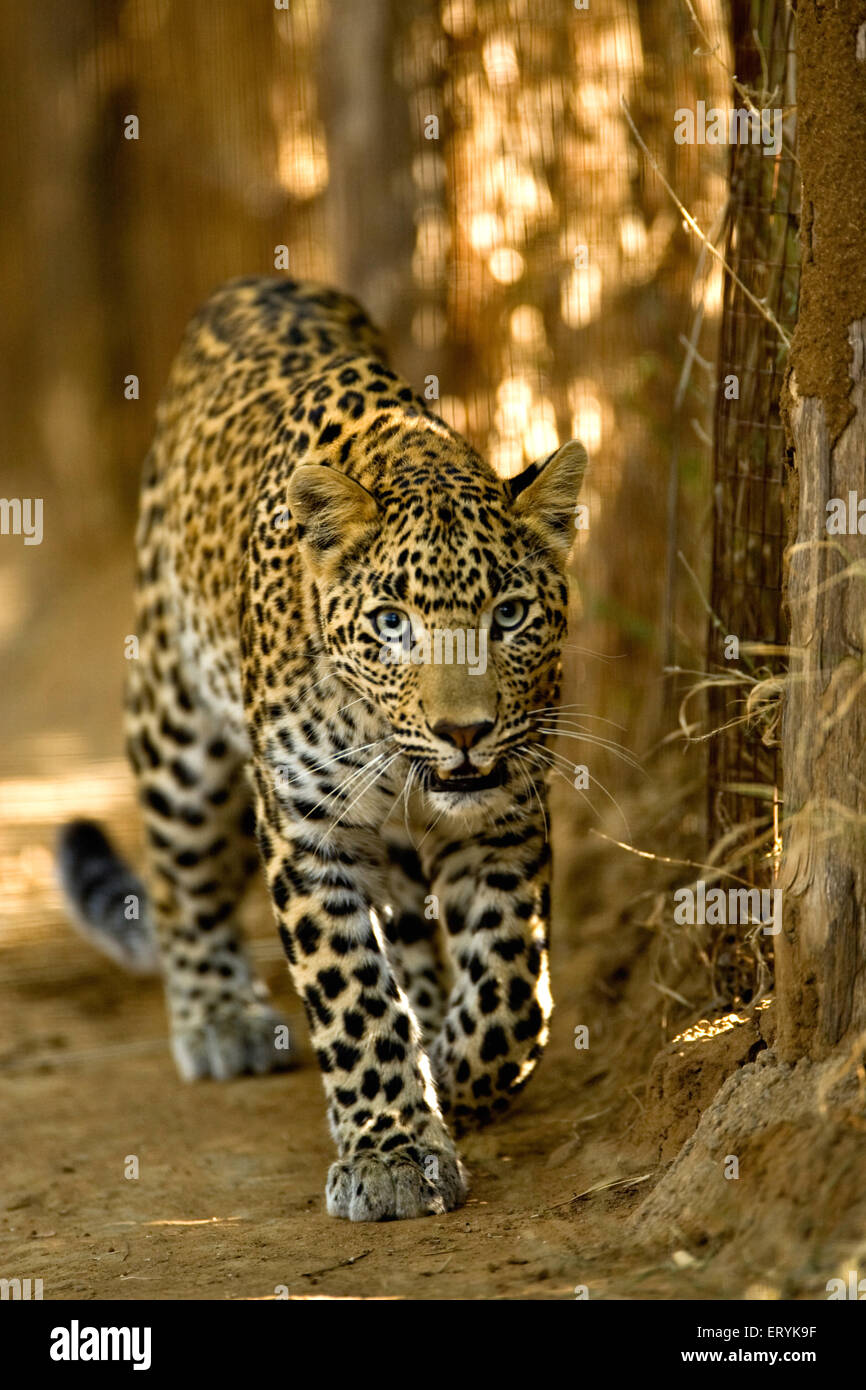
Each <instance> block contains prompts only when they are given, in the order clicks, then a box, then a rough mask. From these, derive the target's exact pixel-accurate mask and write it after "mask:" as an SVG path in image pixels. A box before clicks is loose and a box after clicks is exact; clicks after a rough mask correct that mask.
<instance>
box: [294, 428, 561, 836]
mask: <svg viewBox="0 0 866 1390" xmlns="http://www.w3.org/2000/svg"><path fill="white" fill-rule="evenodd" d="M388 458H389V459H392V460H393V462H389V463H387V464H386V465H385V466H384V467H383V466H382V456H381V453H380V454H379V456H378V463H377V466H376V467H375V468H374V467H373V466H372V465H370V466H369V467H367V468H365V467H364V465H363V464H362V465H361V466H359V467H358V469H357V476H352V477H350V476H348V474H347V473H345V472H343V471H340V470H338V469H335V468H333V467H330V466H327V465H323V464H304V465H301V466H300V467H298V468H296V470H295V472H294V473H293V475H292V478H291V481H290V484H289V505H290V509H291V514H292V517H293V518H294V520H295V522H296V523H297V524H298V525H299V527H300V531H301V537H302V539H301V547H302V550H303V552H304V554H305V559H306V563H307V565H308V567H309V570H310V572H311V573H312V575H313V578H314V585H315V592H316V596H317V609H318V620H319V627H320V631H321V634H322V640H323V643H324V645H325V648H326V650H327V653H328V656H329V659H330V662H331V665H332V668H333V670H334V672H335V673H336V674H337V675H338V676H339V677H340V678H341V679H343V680H344V681H345V682H346V683H347V684H348V685H349V686H350V687H351V688H352V689H353V690H355V691H357V692H358V693H359V694H360V695H362V696H363V697H364V698H365V700H366V701H367V702H368V703H369V705H370V706H372V707H373V708H374V709H375V711H377V712H378V714H379V715H381V716H382V717H383V719H384V720H385V721H386V724H387V727H388V729H389V731H390V732H391V734H392V735H393V739H394V741H395V743H396V745H397V746H398V747H399V748H400V749H401V750H402V752H403V753H404V754H405V757H406V758H407V759H408V760H409V763H410V766H411V768H412V770H413V774H414V778H415V779H416V784H417V785H418V786H420V787H421V788H423V790H424V792H425V793H426V796H427V798H428V799H429V802H430V803H431V804H432V807H433V809H435V810H436V812H437V813H438V812H440V811H442V812H445V813H448V812H462V813H464V815H465V814H466V813H470V812H472V811H473V809H474V810H480V809H482V808H483V809H484V810H485V811H487V812H490V811H493V812H495V813H497V814H499V813H502V812H503V811H504V810H505V809H506V806H507V804H509V803H510V804H513V803H514V799H515V797H516V796H519V797H520V798H521V799H525V788H526V786H527V781H528V779H527V771H530V772H533V771H534V772H535V773H537V772H538V767H537V765H536V763H535V761H533V760H532V759H531V756H528V755H527V750H528V749H529V748H530V747H531V745H533V744H534V743H536V742H538V740H539V738H540V735H539V732H538V725H539V722H540V721H539V718H538V712H539V710H540V709H541V708H543V707H545V706H550V705H551V704H553V703H555V701H556V700H557V698H558V682H559V675H560V651H561V646H562V641H563V637H564V634H565V630H566V615H567V603H568V586H567V582H566V575H565V565H566V559H567V554H568V549H569V545H570V541H571V538H572V536H573V534H574V525H573V519H574V508H575V502H576V499H577V496H578V492H579V489H580V485H581V482H582V479H583V475H584V471H585V468H586V462H587V458H586V451H585V449H584V448H583V445H581V444H580V443H578V442H577V440H571V441H570V442H569V443H567V444H564V445H563V446H562V447H561V448H559V449H558V450H556V452H555V453H553V454H551V455H550V457H549V458H546V459H543V460H539V461H537V462H535V463H533V464H531V465H530V466H529V467H528V468H526V469H525V470H524V472H522V473H521V474H519V475H518V476H517V477H515V478H511V479H507V480H504V479H501V478H499V477H498V476H497V474H496V473H495V472H494V471H493V469H492V468H491V467H490V466H489V465H488V464H486V463H485V462H484V461H483V460H482V459H481V458H480V457H479V456H478V455H477V454H476V453H475V452H474V451H473V450H472V449H471V448H470V446H469V445H468V444H467V443H466V442H465V441H463V440H461V439H459V437H458V436H455V435H453V434H451V432H450V431H447V430H446V429H445V428H444V427H442V428H431V427H429V426H428V427H426V428H423V429H420V428H418V427H416V428H407V429H406V431H405V434H404V437H402V438H398V439H396V440H395V439H393V438H392V439H391V440H389V449H388ZM529 780H530V783H531V778H530V779H529ZM521 789H523V790H521ZM530 791H531V785H530Z"/></svg>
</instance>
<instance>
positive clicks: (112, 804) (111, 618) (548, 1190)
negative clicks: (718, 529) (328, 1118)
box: [0, 567, 866, 1300]
mask: <svg viewBox="0 0 866 1390" xmlns="http://www.w3.org/2000/svg"><path fill="white" fill-rule="evenodd" d="M127 592H128V590H127V587H126V584H125V579H124V575H123V571H122V567H121V568H118V571H117V573H116V575H113V574H112V573H111V572H109V573H108V577H107V579H106V573H105V572H104V571H103V572H102V573H101V575H100V576H99V577H98V578H95V577H93V578H90V579H82V580H81V581H80V583H79V584H77V585H75V586H70V587H69V590H68V592H66V593H58V594H57V596H56V598H55V600H54V601H53V603H52V604H51V605H47V606H37V607H36V609H35V610H34V611H33V612H32V613H31V614H30V615H29V620H28V622H27V624H26V630H27V633H28V640H27V641H26V643H24V644H23V645H19V646H18V647H17V648H15V649H13V652H12V656H13V663H14V665H13V669H14V670H15V673H16V679H15V681H14V682H13V683H12V685H11V686H10V688H9V690H8V692H7V696H6V700H5V706H6V707H5V728H6V737H5V739H4V741H3V750H4V751H3V755H2V756H3V765H2V779H0V1017H2V1019H3V1022H4V1028H3V1032H2V1036H0V1174H2V1201H0V1207H2V1211H0V1275H2V1276H5V1277H10V1278H11V1277H15V1276H17V1277H20V1278H28V1277H29V1278H31V1279H39V1278H41V1279H42V1280H43V1288H44V1297H45V1298H46V1299H57V1298H85V1299H141V1298H146V1299H176V1298H181V1299H183V1298H206V1299H272V1298H275V1297H290V1298H352V1299H355V1298H377V1299H485V1300H486V1299H521V1300H558V1299H573V1298H575V1297H576V1296H588V1297H590V1298H592V1299H623V1298H625V1299H634V1298H642V1299H681V1298H698V1299H717V1298H778V1297H805V1298H809V1297H826V1293H824V1292H823V1290H824V1287H825V1283H826V1279H827V1278H829V1277H831V1276H832V1275H835V1274H837V1273H839V1272H840V1271H842V1272H844V1271H845V1270H846V1269H847V1268H848V1267H849V1266H850V1262H851V1259H852V1258H854V1257H855V1256H856V1254H857V1252H858V1250H859V1249H861V1248H862V1250H863V1251H864V1253H866V1212H864V1210H863V1204H862V1202H859V1188H858V1183H859V1179H857V1178H856V1174H857V1173H859V1171H860V1170H861V1169H862V1145H863V1134H862V1132H861V1131H862V1120H861V1119H860V1118H859V1117H860V1116H861V1115H862V1104H861V1102H860V1100H858V1098H857V1097H855V1100H854V1102H851V1100H850V1097H849V1099H848V1101H847V1102H846V1107H847V1108H844V1113H843V1112H840V1114H839V1116H837V1117H836V1118H834V1117H833V1116H832V1115H831V1116H829V1118H828V1115H827V1113H826V1111H825V1113H824V1115H823V1116H819V1115H818V1113H817V1110H816V1109H815V1108H814V1107H813V1108H812V1109H810V1108H809V1106H805V1108H803V1111H802V1114H801V1115H800V1116H799V1117H796V1116H795V1117H794V1118H793V1119H791V1118H790V1117H791V1116H792V1115H793V1111H792V1110H791V1108H790V1106H789V1105H788V1104H787V1102H784V1103H780V1113H779V1114H778V1115H774V1114H772V1113H770V1112H769V1111H768V1112H767V1115H766V1117H765V1116H763V1115H762V1114H761V1113H760V1104H758V1105H757V1107H756V1108H757V1110H758V1112H759V1113H758V1118H757V1120H756V1121H755V1123H754V1124H752V1126H751V1128H750V1129H749V1128H748V1127H746V1129H747V1130H748V1132H746V1130H743V1132H742V1133H741V1134H740V1135H739V1137H738V1139H737V1143H738V1144H739V1147H738V1148H737V1149H736V1150H735V1152H737V1153H739V1154H740V1155H741V1158H742V1159H743V1161H744V1162H745V1163H746V1171H744V1177H745V1178H746V1182H745V1183H744V1184H743V1186H742V1187H740V1188H738V1189H736V1191H735V1185H734V1186H732V1185H731V1184H730V1183H728V1184H725V1183H724V1182H723V1180H722V1179H721V1178H720V1156H719V1154H718V1153H717V1152H716V1150H717V1149H718V1146H719V1144H721V1145H722V1155H721V1157H724V1152H726V1150H725V1144H724V1137H723V1136H719V1135H718V1134H716V1135H715V1136H714V1135H713V1134H712V1133H711V1134H710V1136H709V1140H707V1137H706V1135H704V1137H703V1138H702V1137H701V1135H702V1133H703V1130H704V1129H705V1127H706V1121H707V1116H706V1114H705V1123H704V1124H703V1125H702V1129H701V1130H699V1131H698V1135H697V1136H694V1131H695V1128H696V1126H697V1125H698V1121H699V1119H700V1118H701V1114H702V1112H706V1111H707V1107H708V1106H709V1105H710V1102H711V1100H712V1097H713V1095H714V1094H715V1091H716V1089H717V1088H718V1086H719V1085H720V1084H721V1083H722V1082H723V1081H724V1080H725V1078H726V1077H731V1076H734V1077H738V1076H739V1077H744V1078H746V1081H747V1082H748V1084H749V1085H751V1084H752V1082H751V1080H750V1079H749V1078H750V1077H752V1075H753V1074H754V1075H757V1069H758V1067H759V1065H761V1064H763V1065H766V1063H767V1061H768V1059H771V1058H772V1053H771V1050H770V1046H771V1043H772V1009H771V1008H770V1009H766V1010H759V1011H758V1012H757V1013H756V1014H755V1015H754V1016H753V1017H752V1018H746V1017H745V1016H743V1017H742V1018H739V1019H727V1020H724V1019H722V1020H721V1021H720V1020H718V1019H716V1021H715V1022H714V1023H713V1025H712V1026H708V1025H703V1026H699V1027H697V1028H696V1029H694V1031H693V1033H692V1034H686V1035H685V1036H684V1037H682V1038H681V1039H680V1041H678V1042H675V1043H672V1044H669V1045H667V1046H665V1044H666V1043H667V1042H668V1039H670V1038H672V1037H673V1035H674V1033H676V1032H677V1031H678V1030H681V1029H682V1028H683V1027H685V1026H686V1025H687V1024H689V1023H692V1024H693V1023H695V1022H696V1021H697V1020H698V1019H699V1017H700V1001H701V977H700V974H699V973H698V974H696V973H695V963H694V952H693V951H690V949H689V947H688V943H684V942H678V941H671V940H670V939H668V938H667V937H666V936H665V933H664V932H663V931H660V929H659V926H658V923H657V922H656V923H654V922H653V920H652V918H651V915H648V914H647V912H646V910H645V905H646V902H647V901H648V899H647V898H646V894H647V890H648V888H650V887H652V886H653V885H654V884H655V885H656V886H657V884H658V875H659V869H658V866H657V865H653V864H651V863H648V862H647V861H644V860H641V859H638V858H637V857H636V856H634V855H629V854H625V853H624V852H623V851H622V850H620V849H618V848H616V846H614V845H612V844H611V843H610V842H609V841H606V840H602V839H599V838H598V837H597V836H593V835H588V834H586V833H585V832H583V831H581V833H580V834H579V835H578V834H577V833H576V832H575V830H574V828H573V823H572V822H571V821H570V819H569V810H568V807H566V806H564V805H562V804H561V803H556V804H555V815H554V823H555V827H556V830H555V854H556V858H557V865H558V869H557V879H556V885H555V920H554V926H555V935H554V946H553V962H552V965H553V982H554V994H555V998H556V1000H557V1010H556V1014H555V1019H554V1025H553V1034H552V1042H551V1046H550V1048H549V1051H548V1054H547V1056H546V1058H545V1060H544V1062H543V1064H542V1066H541V1067H540V1069H539V1073H538V1075H537V1077H536V1078H535V1079H534V1081H533V1084H532V1085H531V1086H530V1087H529V1088H528V1090H527V1092H526V1093H525V1095H524V1097H523V1098H522V1099H521V1101H520V1103H519V1105H518V1106H517V1108H516V1109H515V1111H514V1113H513V1114H512V1115H511V1116H510V1117H509V1118H508V1119H506V1120H505V1121H504V1122H502V1123H500V1124H499V1125H498V1126H495V1127H492V1128H490V1129H489V1130H487V1131H484V1132H482V1133H480V1134H478V1135H476V1136H474V1137H470V1138H469V1139H467V1140H466V1142H465V1143H464V1145H463V1153H464V1157H465V1160H466V1163H467V1166H468V1169H469V1171H470V1175H471V1192H470V1196H469V1200H468V1202H467V1204H466V1205H465V1206H464V1207H463V1208H462V1209H461V1210H459V1211H456V1212H453V1213H451V1214H449V1215H447V1216H442V1217H429V1218H426V1219H424V1220H421V1221H414V1222H395V1223H388V1224H382V1225H351V1224H349V1223H344V1222H337V1221H334V1220H331V1219H329V1218H328V1217H327V1215H326V1214H325V1210H324V1198H323V1188H324V1180H325V1174H326V1170H327V1166H328V1164H329V1162H330V1160H331V1156H332V1149H331V1141H330V1138H329V1136H328V1133H327V1129H326V1124H325V1119H324V1104H323V1098H322V1092H321V1086H320V1082H319V1078H318V1075H317V1071H316V1069H315V1066H314V1064H313V1061H312V1058H311V1054H310V1049H309V1046H308V1043H307V1039H306V1029H305V1022H304V1018H303V1014H302V1011H301V1009H300V1006H299V1004H298V1001H297V999H296V998H295V997H294V996H293V994H292V992H291V986H290V983H289V980H288V976H287V972H286V969H285V966H284V963H283V960H282V955H281V950H280V947H279V945H278V942H277V941H276V937H275V933H274V931H273V929H272V925H271V921H270V914H269V909H268V907H267V904H266V903H265V901H264V898H263V897H262V896H257V895H255V894H253V895H252V896H251V899H250V900H249V902H248V904H247V917H248V924H249V928H250V931H251V935H252V936H253V942H254V953H255V955H256V957H257V959H258V962H259V966H260V968H261V971H262V973H263V975H264V977H265V979H266V980H267V982H268V983H269V985H270V986H271V988H272V991H273V993H274V995H275V997H276V999H277V1000H278V1001H279V1002H280V1003H281V1004H282V1007H284V1008H285V1009H286V1011H287V1012H288V1015H289V1017H290V1020H291V1022H292V1025H293V1033H294V1037H295V1040H296V1042H297V1046H298V1064H297V1067H296V1069H295V1070H294V1071H292V1072H291V1073H289V1074H286V1075H283V1076H275V1077H268V1078H262V1079H247V1080H241V1081H236V1082H231V1083H229V1084H224V1085H217V1084H214V1083H209V1084H203V1085H199V1086H193V1087H190V1086H186V1085H184V1084H183V1083H182V1082H180V1081H179V1080H178V1079H177V1077H176V1074H175V1071H174V1067H173V1064H172V1062H171V1058H170V1056H169V1052H168V1047H167V1043H166V1039H165V1026H164V1018H163V1008H162V1000H161V997H160V992H159V988H158V985H157V984H156V983H154V982H150V981H136V980H134V979H130V978H128V977H126V976H124V975H123V974H122V973H121V972H120V971H119V970H117V969H116V968H115V967H114V966H113V965H111V964H110V963H106V962H103V961H102V960H101V959H100V958H99V957H97V956H96V955H95V954H94V953H93V952H92V951H91V949H90V948H89V947H88V946H87V944H86V943H84V942H83V941H79V939H78V938H77V937H76V936H75V935H74V934H73V933H72V931H71V930H70V928H69V927H68V926H67V925H66V923H65V921H64V919H63V915H62V912H61V908H60V902H59V897H58V895H57V891H56V888H55V887H54V883H53V877H52V863H51V844H52V841H53V837H54V834H55V832H56V827H57V825H58V823H60V822H61V821H62V820H63V819H65V818H66V817H67V816H69V815H72V814H76V813H81V812H87V813H88V814H91V815H95V816H97V817H99V818H101V819H103V820H105V821H106V822H107V823H108V824H109V825H110V826H111V828H112V830H113V831H114V833H115V834H116V835H117V837H118V838H119V840H120V842H121V844H122V845H123V846H124V848H126V849H127V850H128V851H129V852H130V853H133V854H134V853H135V849H136V844H137V834H138V830H137V823H136V817H135V811H134V806H133V802H132V795H131V785H130V782H129V779H128V775H127V773H126V769H125V765H124V763H123V760H122V758H121V757H120V753H119V749H120V732H119V720H118V719H117V716H116V713H115V712H116V710H117V709H118V708H119V690H120V682H121V679H122V674H123V673H122V661H121V660H120V659H118V656H117V653H118V652H119V651H122V637H123V634H124V632H125V631H126V624H127V622H128V618H127V600H126V593H127ZM46 652H49V653H51V654H52V657H51V661H50V662H49V669H50V675H49V676H46V674H45V669H46V666H45V653H46ZM82 652H86V654H87V661H86V662H84V663H83V664H82V662H81V660H80V654H81V653H82ZM70 673H74V677H73V676H71V675H70ZM34 689H38V690H39V691H40V699H38V700H36V699H34V698H33V696H32V692H33V690H34ZM692 771H693V769H692ZM689 775H690V774H689ZM695 791H696V788H695V784H694V782H693V781H692V782H690V781H689V776H687V772H686V770H685V768H683V767H680V768H679V769H677V770H675V771H674V772H673V773H672V772H670V770H667V771H665V770H664V769H660V770H658V771H657V772H655V773H654V774H653V777H651V778H650V779H649V782H648V784H647V785H645V787H644V790H643V791H641V792H639V793H635V794H633V795H632V796H631V799H630V800H629V801H628V809H629V812H630V814H632V818H633V826H632V828H633V832H634V836H635V841H636V842H637V843H642V844H645V845H646V846H648V847H650V848H658V849H662V848H663V847H665V846H667V849H668V852H670V845H671V844H676V845H677V846H678V847H679V853H681V854H685V853H688V851H689V847H691V852H692V853H697V850H698V847H699V837H698V831H699V819H698V818H697V816H696V813H695V810H694V805H693V802H694V799H695ZM698 791H699V788H698ZM599 824H600V826H601V828H602V830H603V831H604V832H605V833H607V834H610V835H613V836H618V835H620V834H621V833H622V832H621V829H620V828H619V825H618V823H617V821H616V816H615V813H614V811H613V810H611V813H610V821H609V823H606V822H604V821H601V822H599ZM666 872H667V873H668V874H670V872H671V871H670V869H668V870H666ZM641 894H643V895H644V896H643V897H641ZM642 903H643V904H644V906H643V907H642V906H641V904H642ZM683 991H685V993H684V992H683ZM674 996H679V998H678V999H677V998H675V997H674ZM581 1025H586V1026H587V1027H588V1029H589V1047H588V1048H585V1049H578V1048H577V1047H576V1046H575V1029H576V1028H578V1027H579V1026H581ZM768 1045H770V1046H768ZM762 1054H764V1055H763V1056H762ZM654 1059H655V1060H654ZM785 1084H788V1083H787V1082H786V1083H785ZM744 1094H745V1092H744ZM781 1094H782V1093H781V1092H779V1095H780V1096H781ZM752 1113H753V1112H752V1111H749V1110H748V1108H747V1114H749V1115H752ZM858 1125H859V1126H860V1127H859V1128H858ZM834 1126H835V1127H834ZM710 1129H712V1126H711V1124H710ZM819 1132H820V1133H822V1134H823V1136H824V1138H823V1143H824V1146H825V1148H827V1146H829V1152H831V1153H833V1154H835V1156H836V1159H837V1160H838V1162H837V1169H840V1165H841V1169H840V1171H836V1173H835V1176H834V1174H833V1173H832V1171H831V1172H830V1173H829V1174H828V1172H827V1171H826V1165H825V1168H823V1169H822V1168H819V1169H814V1167H813V1171H811V1172H810V1171H809V1160H808V1155H809V1153H810V1152H812V1153H816V1152H817V1149H816V1134H818V1133H819ZM693 1136H694V1138H693ZM732 1142H733V1141H732ZM683 1145H686V1149H688V1150H689V1155H688V1156H687V1162H688V1163H689V1164H691V1167H690V1168H689V1169H688V1174H689V1175H688V1183H689V1184H690V1185H691V1186H690V1188H689V1190H690V1191H692V1192H694V1193H695V1194H697V1195H696V1196H695V1199H694V1200H693V1201H691V1202H690V1203H689V1202H685V1201H683V1199H682V1196H681V1192H682V1188H677V1187H676V1186H674V1187H673V1188H671V1187H670V1179H671V1173H676V1171H677V1169H676V1164H675V1165H674V1167H673V1168H671V1163H672V1161H673V1160H674V1159H675V1157H676V1155H677V1153H678V1152H679V1151H680V1150H681V1149H682V1146H683ZM690 1145H691V1148H690ZM714 1146H715V1148H714ZM782 1152H784V1154H785V1155H786V1163H787V1168H786V1169H784V1170H780V1166H779V1162H778V1161H777V1159H778V1157H779V1156H780V1155H781V1153H782ZM749 1155H751V1157H752V1158H754V1159H756V1161H754V1162H751V1161H750V1160H748V1156H749ZM756 1156H757V1157H759V1159H760V1161H757V1157H756ZM133 1159H134V1160H136V1161H137V1162H135V1163H133V1161H132V1160H133ZM678 1161H681V1160H678ZM798 1165H799V1171H800V1172H801V1173H806V1175H807V1180H808V1184H809V1187H810V1191H811V1196H810V1198H809V1200H808V1201H804V1202H801V1203H800V1205H799V1207H798V1212H799V1216H798V1218H797V1220H795V1221H794V1222H793V1223H792V1222H791V1212H790V1208H789V1207H785V1206H782V1205H779V1191H778V1189H779V1179H780V1172H783V1173H787V1176H786V1177H785V1178H784V1182H783V1187H784V1186H785V1185H786V1184H787V1185H788V1186H790V1185H791V1184H794V1185H796V1172H797V1170H798ZM831 1168H832V1165H831ZM134 1171H137V1176H127V1174H129V1173H132V1172H134ZM749 1172H751V1173H752V1179H753V1180H752V1186H751V1188H750V1187H749ZM666 1182H667V1183H668V1187H665V1183H666ZM771 1191H772V1192H774V1193H775V1197H774V1201H775V1205H773V1204H770V1206H768V1207H767V1212H768V1215H767V1219H766V1221H765V1222H764V1228H763V1235H762V1237H761V1239H760V1240H758V1241H757V1242H756V1241H755V1240H747V1239H745V1238H744V1236H743V1232H744V1230H745V1229H746V1228H747V1227H748V1225H749V1223H753V1217H754V1204H755V1203H758V1204H760V1203H761V1202H763V1201H764V1199H765V1197H766V1194H768V1193H770V1192H771ZM648 1199H649V1202H648ZM653 1201H655V1205H654V1206H653V1205H652V1202H653ZM858 1202H859V1204H858ZM750 1203H751V1204H752V1205H751V1206H750ZM642 1204H646V1205H642ZM809 1212H811V1213H812V1219H811V1220H810V1219H809ZM644 1213H646V1219H645V1218H644ZM852 1252H854V1253H853V1255H852Z"/></svg>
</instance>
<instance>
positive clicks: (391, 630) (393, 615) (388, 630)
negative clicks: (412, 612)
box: [373, 608, 412, 642]
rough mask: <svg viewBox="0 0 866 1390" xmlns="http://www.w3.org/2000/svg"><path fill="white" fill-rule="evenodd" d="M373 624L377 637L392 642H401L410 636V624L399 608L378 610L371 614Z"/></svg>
mask: <svg viewBox="0 0 866 1390" xmlns="http://www.w3.org/2000/svg"><path fill="white" fill-rule="evenodd" d="M373 623H374V624H375V627H376V631H377V632H378V634H379V636H380V637H386V638H388V640H389V641H392V642H394V641H398V640H403V639H404V638H406V637H408V636H411V634H412V624H411V622H410V620H409V617H408V615H407V614H406V613H404V612H403V610H402V609H401V608H380V609H378V611H377V612H376V613H374V614H373Z"/></svg>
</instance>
